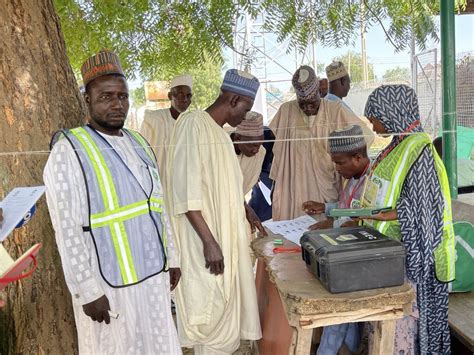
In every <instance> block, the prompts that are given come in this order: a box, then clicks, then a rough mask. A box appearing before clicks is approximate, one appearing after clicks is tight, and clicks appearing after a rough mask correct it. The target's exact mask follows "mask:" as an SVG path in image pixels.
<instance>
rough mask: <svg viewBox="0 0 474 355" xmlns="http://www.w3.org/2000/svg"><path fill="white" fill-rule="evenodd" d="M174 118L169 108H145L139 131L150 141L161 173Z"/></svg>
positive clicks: (163, 168)
mask: <svg viewBox="0 0 474 355" xmlns="http://www.w3.org/2000/svg"><path fill="white" fill-rule="evenodd" d="M175 122H176V120H175V119H174V118H173V116H171V111H170V109H169V108H165V109H161V110H145V116H144V117H143V122H142V125H141V126H140V133H141V134H142V135H143V136H144V137H145V138H146V140H147V141H148V142H149V143H150V145H151V147H152V148H153V151H154V152H155V155H156V161H157V162H158V167H159V170H160V172H161V174H163V177H164V171H165V169H166V168H165V163H166V152H167V149H168V148H167V147H168V145H169V141H170V136H171V131H172V130H173V127H174V124H175Z"/></svg>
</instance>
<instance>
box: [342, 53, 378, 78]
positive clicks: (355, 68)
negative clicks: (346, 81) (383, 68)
mask: <svg viewBox="0 0 474 355" xmlns="http://www.w3.org/2000/svg"><path fill="white" fill-rule="evenodd" d="M334 60H336V61H341V62H343V63H344V65H345V66H346V69H347V70H348V71H349V75H350V77H351V81H352V82H354V83H359V82H361V81H363V72H362V55H361V54H360V53H357V52H354V51H348V52H347V53H346V54H344V55H342V56H339V57H336V58H334ZM367 68H368V77H369V80H373V79H374V76H375V75H374V65H373V64H371V63H370V62H369V63H367Z"/></svg>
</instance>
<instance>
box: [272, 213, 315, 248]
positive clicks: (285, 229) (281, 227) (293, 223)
mask: <svg viewBox="0 0 474 355" xmlns="http://www.w3.org/2000/svg"><path fill="white" fill-rule="evenodd" d="M316 222H317V221H316V220H315V219H314V218H313V217H311V216H308V215H304V216H301V217H298V218H295V219H291V220H287V221H271V220H270V221H266V222H263V225H264V226H265V227H267V228H268V229H270V230H271V231H272V233H274V234H280V235H282V236H283V237H284V238H285V239H288V240H289V241H292V242H293V243H295V244H297V245H300V238H301V237H302V236H303V233H304V232H307V231H308V228H309V226H311V225H312V224H314V223H316Z"/></svg>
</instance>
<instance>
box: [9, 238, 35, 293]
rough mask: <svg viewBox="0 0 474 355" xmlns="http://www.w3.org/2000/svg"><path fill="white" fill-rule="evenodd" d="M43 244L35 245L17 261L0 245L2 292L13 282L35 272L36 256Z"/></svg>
mask: <svg viewBox="0 0 474 355" xmlns="http://www.w3.org/2000/svg"><path fill="white" fill-rule="evenodd" d="M40 249H41V244H40V243H38V244H35V245H33V246H32V247H31V248H30V249H28V251H27V252H25V253H24V254H23V255H22V256H20V257H19V258H18V259H17V260H15V261H14V260H13V259H12V258H11V257H10V255H9V254H8V253H7V251H6V250H5V248H4V247H3V246H2V245H1V244H0V291H1V290H3V289H4V288H5V287H7V285H8V284H9V283H11V282H15V281H18V280H21V279H24V278H25V277H29V276H31V275H32V274H33V272H34V271H35V269H36V267H37V265H38V263H37V261H36V255H37V254H38V251H39V250H40Z"/></svg>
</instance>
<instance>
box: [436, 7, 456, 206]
mask: <svg viewBox="0 0 474 355" xmlns="http://www.w3.org/2000/svg"><path fill="white" fill-rule="evenodd" d="M454 1H455V0H440V2H441V12H440V17H441V65H442V67H441V71H442V75H443V76H442V80H443V81H442V83H443V160H444V165H445V166H446V171H447V173H448V179H449V189H450V191H451V197H452V198H454V199H456V198H457V197H458V179H457V152H456V49H455V36H454V31H455V29H454Z"/></svg>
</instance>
